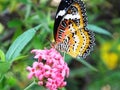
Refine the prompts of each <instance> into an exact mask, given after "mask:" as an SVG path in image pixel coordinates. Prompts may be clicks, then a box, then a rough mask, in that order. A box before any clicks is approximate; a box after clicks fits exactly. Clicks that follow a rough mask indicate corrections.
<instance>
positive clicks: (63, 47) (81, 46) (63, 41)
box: [54, 0, 94, 58]
mask: <svg viewBox="0 0 120 90" xmlns="http://www.w3.org/2000/svg"><path fill="white" fill-rule="evenodd" d="M65 2H67V3H65ZM64 4H66V5H65V6H64ZM62 5H63V6H64V7H63V8H61V7H62ZM86 25H87V18H86V10H85V7H84V3H83V2H82V1H80V0H62V1H61V3H60V5H59V7H58V11H57V14H56V20H55V26H54V37H55V41H56V45H55V46H56V48H57V49H58V50H60V51H63V52H66V53H68V54H69V55H71V56H73V57H78V56H80V57H83V58H85V57H86V56H87V55H88V54H89V52H90V51H91V50H92V49H93V46H94V34H93V32H92V31H89V30H88V29H87V28H86Z"/></svg>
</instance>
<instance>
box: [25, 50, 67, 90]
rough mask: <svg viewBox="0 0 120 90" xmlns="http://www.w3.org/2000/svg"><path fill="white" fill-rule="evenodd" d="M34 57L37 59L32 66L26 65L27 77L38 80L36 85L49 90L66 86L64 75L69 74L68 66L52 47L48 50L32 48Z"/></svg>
mask: <svg viewBox="0 0 120 90" xmlns="http://www.w3.org/2000/svg"><path fill="white" fill-rule="evenodd" d="M31 53H34V54H35V56H34V58H36V59H38V61H37V62H34V63H33V65H32V67H30V66H28V67H27V70H28V71H29V74H28V79H32V78H33V77H34V78H36V79H37V80H38V85H40V86H45V87H46V88H48V89H49V90H57V89H58V88H62V87H64V86H66V82H65V81H64V80H65V77H68V76H69V68H68V66H67V63H66V62H65V61H64V60H63V57H62V56H61V55H60V53H58V52H57V51H56V50H55V49H54V48H51V49H50V50H47V49H45V50H32V51H31Z"/></svg>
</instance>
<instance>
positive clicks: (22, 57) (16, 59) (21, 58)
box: [13, 55, 28, 61]
mask: <svg viewBox="0 0 120 90" xmlns="http://www.w3.org/2000/svg"><path fill="white" fill-rule="evenodd" d="M27 57H28V55H26V56H18V57H16V58H15V59H14V60H13V61H18V60H23V59H25V58H27Z"/></svg>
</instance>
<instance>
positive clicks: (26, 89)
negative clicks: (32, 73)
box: [24, 81, 36, 90]
mask: <svg viewBox="0 0 120 90" xmlns="http://www.w3.org/2000/svg"><path fill="white" fill-rule="evenodd" d="M35 84H36V82H35V81H34V82H32V83H31V84H30V85H29V86H27V87H26V88H25V89H24V90H29V89H30V88H31V87H32V86H34V85H35Z"/></svg>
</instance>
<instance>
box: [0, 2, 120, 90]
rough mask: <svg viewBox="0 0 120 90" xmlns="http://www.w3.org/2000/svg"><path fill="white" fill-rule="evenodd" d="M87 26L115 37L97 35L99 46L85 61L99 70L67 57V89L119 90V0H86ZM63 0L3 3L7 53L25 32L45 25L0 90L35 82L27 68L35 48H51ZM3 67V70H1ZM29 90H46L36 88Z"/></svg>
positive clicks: (0, 13) (0, 36) (0, 42)
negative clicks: (30, 78)
mask: <svg viewBox="0 0 120 90" xmlns="http://www.w3.org/2000/svg"><path fill="white" fill-rule="evenodd" d="M84 1H85V4H86V9H87V16H88V23H89V24H94V25H96V26H99V27H102V28H104V29H106V30H107V31H109V32H110V33H112V36H111V37H110V36H107V35H103V34H98V33H95V38H96V46H95V48H94V51H93V52H92V53H91V54H90V55H89V56H88V57H87V58H86V61H87V62H88V63H90V64H91V65H93V66H94V67H95V68H97V70H98V71H97V72H96V71H93V70H91V69H90V68H88V67H86V66H85V65H83V64H81V63H80V62H78V61H77V60H75V59H73V58H71V57H69V56H67V57H66V62H67V63H68V65H69V67H70V77H69V78H67V79H66V80H67V86H66V87H65V88H66V89H65V90H120V0H84ZM59 2H60V0H0V49H1V50H3V51H4V52H6V51H7V50H8V48H9V46H10V45H11V44H12V42H13V41H14V40H15V39H16V38H17V37H18V36H19V35H20V34H22V33H23V32H24V31H26V30H28V29H30V28H32V27H35V26H37V25H39V24H42V25H43V27H41V28H40V30H39V31H38V33H37V34H36V35H35V37H34V38H33V39H32V41H31V42H30V43H29V44H28V45H27V46H26V47H25V49H24V50H23V51H22V53H21V55H28V56H27V57H25V58H24V59H20V60H18V61H15V62H14V63H13V64H12V66H11V68H10V70H9V71H8V72H7V74H6V75H5V78H4V79H3V80H2V81H0V90H23V89H24V88H25V87H26V86H28V85H29V84H30V83H31V82H32V80H28V79H27V74H28V72H27V71H26V67H27V66H28V65H32V62H33V61H34V60H33V55H31V54H30V51H31V50H32V49H33V48H36V49H44V48H45V47H46V48H50V41H49V40H48V38H49V39H50V40H51V41H52V40H53V25H54V17H55V13H56V10H57V7H58V5H59ZM0 68H2V67H0ZM30 90H45V89H44V88H43V87H40V86H37V85H36V86H33V87H32V88H31V89H30Z"/></svg>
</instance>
